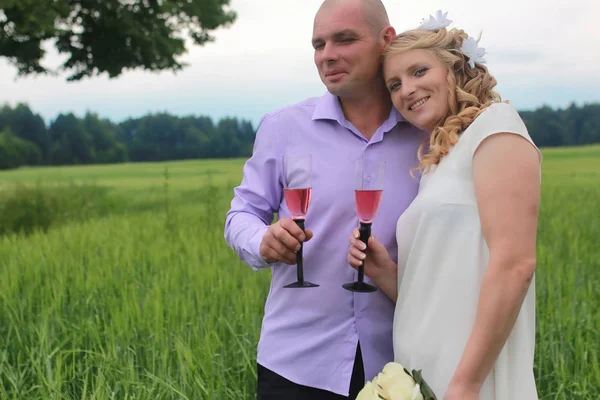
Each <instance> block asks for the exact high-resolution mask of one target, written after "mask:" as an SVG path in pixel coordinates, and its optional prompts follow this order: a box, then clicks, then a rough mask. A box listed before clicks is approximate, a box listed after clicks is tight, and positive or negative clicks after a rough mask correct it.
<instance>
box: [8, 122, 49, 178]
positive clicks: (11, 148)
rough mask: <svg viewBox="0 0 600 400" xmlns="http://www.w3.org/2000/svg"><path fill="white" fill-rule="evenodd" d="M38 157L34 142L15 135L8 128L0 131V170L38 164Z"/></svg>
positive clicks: (39, 155) (39, 156) (38, 151)
mask: <svg viewBox="0 0 600 400" xmlns="http://www.w3.org/2000/svg"><path fill="white" fill-rule="evenodd" d="M40 159H41V154H40V150H39V149H38V148H37V147H36V145H35V144H34V143H32V142H30V141H29V140H25V139H21V138H20V137H18V136H16V135H15V134H14V133H12V132H11V130H10V128H4V130H2V131H0V170H2V169H9V168H16V167H20V166H21V165H38V164H39V163H40Z"/></svg>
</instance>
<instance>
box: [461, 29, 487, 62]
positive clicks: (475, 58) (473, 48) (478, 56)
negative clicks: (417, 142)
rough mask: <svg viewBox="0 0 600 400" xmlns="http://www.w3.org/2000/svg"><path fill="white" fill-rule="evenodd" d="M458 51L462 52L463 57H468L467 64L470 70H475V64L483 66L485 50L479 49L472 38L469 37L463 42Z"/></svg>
mask: <svg viewBox="0 0 600 400" xmlns="http://www.w3.org/2000/svg"><path fill="white" fill-rule="evenodd" d="M460 51H462V53H463V54H464V55H465V56H467V57H469V61H468V64H469V66H470V67H471V68H475V63H476V62H478V63H481V64H485V58H483V56H484V55H485V54H486V53H485V49H484V48H483V47H479V45H478V44H477V41H476V40H475V39H473V38H472V37H470V36H469V37H468V38H466V39H465V40H464V41H463V44H462V46H461V47H460Z"/></svg>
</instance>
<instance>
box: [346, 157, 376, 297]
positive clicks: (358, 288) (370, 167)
mask: <svg viewBox="0 0 600 400" xmlns="http://www.w3.org/2000/svg"><path fill="white" fill-rule="evenodd" d="M384 173H385V161H379V160H372V159H363V160H358V161H357V162H356V184H355V199H356V213H357V214H358V218H359V219H360V228H359V232H360V240H361V241H362V242H363V243H364V244H365V245H366V244H367V242H368V241H369V237H371V224H372V222H373V218H375V215H376V214H377V210H378V209H379V203H380V201H381V195H382V194H383V178H384ZM364 275H365V267H364V264H363V265H361V266H360V267H358V280H357V281H356V282H350V283H345V284H344V285H342V286H343V288H344V289H346V290H350V291H352V292H362V293H370V292H374V291H376V290H377V288H376V287H375V286H373V285H369V284H368V283H365V282H363V280H364Z"/></svg>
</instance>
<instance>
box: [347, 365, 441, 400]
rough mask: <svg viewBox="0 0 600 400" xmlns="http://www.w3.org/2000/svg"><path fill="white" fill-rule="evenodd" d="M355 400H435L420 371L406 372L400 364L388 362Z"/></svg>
mask: <svg viewBox="0 0 600 400" xmlns="http://www.w3.org/2000/svg"><path fill="white" fill-rule="evenodd" d="M356 400H437V397H435V394H434V393H433V391H432V390H431V388H430V387H429V386H428V385H427V383H426V382H425V380H424V379H423V376H422V375H421V370H418V371H416V370H413V371H412V374H411V373H410V372H408V370H407V369H406V368H404V367H403V366H402V365H401V364H399V363H395V362H390V363H387V364H386V365H385V367H383V371H381V372H380V373H379V374H378V375H377V376H376V377H375V378H373V380H372V381H368V382H367V383H366V384H365V387H363V388H362V390H361V391H360V393H359V394H358V397H357V398H356Z"/></svg>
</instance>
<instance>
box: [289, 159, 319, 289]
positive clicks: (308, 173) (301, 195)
mask: <svg viewBox="0 0 600 400" xmlns="http://www.w3.org/2000/svg"><path fill="white" fill-rule="evenodd" d="M283 177H284V189H283V193H284V196H285V202H286V204H287V207H288V209H289V210H290V214H291V216H292V219H293V220H294V222H295V223H296V225H298V226H299V227H300V229H302V230H303V231H304V218H305V217H306V213H307V212H308V206H309V205H310V197H311V194H312V156H311V155H286V156H284V157H283ZM302 249H303V243H300V250H298V252H297V253H296V273H297V276H298V280H297V281H296V282H294V283H290V284H289V285H285V286H284V287H285V288H309V287H317V286H319V285H316V284H314V283H311V282H308V281H305V280H304V268H303V260H302Z"/></svg>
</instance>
